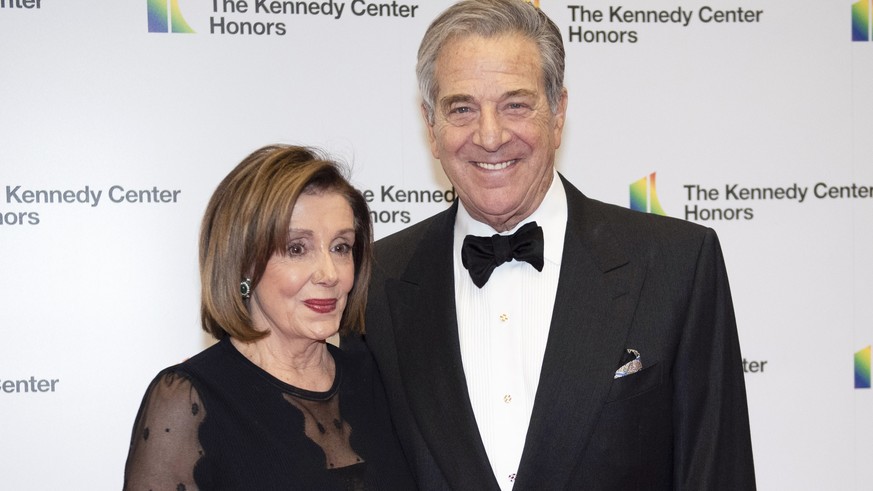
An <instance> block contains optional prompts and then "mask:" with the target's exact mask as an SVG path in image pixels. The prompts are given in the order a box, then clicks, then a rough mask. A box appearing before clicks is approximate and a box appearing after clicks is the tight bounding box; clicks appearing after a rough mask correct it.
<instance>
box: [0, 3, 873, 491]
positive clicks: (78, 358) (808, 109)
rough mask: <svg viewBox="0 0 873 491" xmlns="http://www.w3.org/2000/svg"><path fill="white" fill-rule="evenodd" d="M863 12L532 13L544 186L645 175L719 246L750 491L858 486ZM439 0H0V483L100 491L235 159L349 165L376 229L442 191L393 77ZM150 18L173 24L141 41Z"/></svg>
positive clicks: (871, 433) (866, 472)
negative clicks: (549, 91)
mask: <svg viewBox="0 0 873 491" xmlns="http://www.w3.org/2000/svg"><path fill="white" fill-rule="evenodd" d="M870 2H871V0H861V1H860V2H857V1H856V2H853V1H852V0H838V1H830V2H813V1H809V0H804V1H800V2H798V1H788V0H769V1H763V0H761V1H743V2H740V1H739V0H713V1H711V2H709V3H700V2H695V1H692V0H649V1H646V2H633V1H629V0H628V1H621V0H615V1H610V0H592V1H587V2H584V3H577V2H568V1H559V0H540V2H539V3H540V6H541V8H542V9H543V10H545V11H546V12H547V13H549V14H550V16H551V17H552V18H553V19H554V20H555V22H556V23H557V24H558V25H559V26H560V27H561V29H562V30H563V33H564V36H565V41H566V48H567V66H568V69H567V76H566V84H567V86H568V89H569V94H570V106H569V115H568V123H567V126H566V128H565V136H564V145H563V147H562V149H561V151H560V155H559V160H560V163H559V170H560V171H561V172H563V173H564V174H565V175H566V176H568V177H569V178H570V179H571V180H572V181H573V182H574V183H576V184H577V185H578V186H579V187H580V188H581V189H582V190H583V191H584V192H586V193H587V194H588V195H589V196H591V197H594V198H598V199H601V200H604V201H608V202H613V203H617V204H620V205H623V206H629V203H630V193H629V189H630V188H629V186H630V185H631V184H632V183H634V182H636V181H638V180H639V179H641V178H644V177H646V176H649V175H650V174H652V173H656V175H657V181H656V183H657V187H656V190H657V197H658V200H659V202H660V205H661V206H662V207H663V210H664V211H665V212H666V214H669V215H671V216H675V217H679V218H685V219H691V220H693V221H698V222H700V223H703V224H705V225H708V226H711V227H713V228H714V229H716V230H717V231H718V233H719V235H720V237H721V239H722V245H723V247H724V251H725V256H726V259H727V262H728V271H729V274H730V278H731V283H732V286H733V292H734V301H735V307H736V310H737V319H738V322H739V329H740V338H741V343H742V348H743V353H744V356H745V358H746V362H747V363H746V368H747V374H746V382H747V387H748V392H749V404H750V411H751V419H752V421H751V422H752V432H753V445H754V451H755V460H756V466H757V472H758V482H759V487H760V488H761V489H795V490H796V489H810V490H813V489H870V488H871V486H873V484H871V483H873V466H871V465H870V462H871V461H873V395H871V390H870V389H856V388H855V384H854V371H855V368H856V367H855V366H854V362H853V357H854V353H855V352H857V351H859V350H862V349H863V348H865V347H867V346H869V345H870V344H871V343H873V302H871V298H873V252H871V251H873V198H871V195H873V189H871V187H873V138H871V135H873V91H871V88H873V42H871V41H853V40H852V22H853V21H852V13H853V11H854V12H856V13H857V19H856V21H855V24H856V26H857V27H859V28H860V30H861V31H863V30H864V29H866V32H867V33H868V39H869V33H870V26H871V21H870V15H871V12H873V6H871V5H870ZM449 3H450V2H449V1H448V0H445V1H444V0H439V1H437V0H366V1H364V0H354V1H351V0H333V1H330V0H325V1H316V2H309V3H304V2H277V3H271V2H259V1H258V0H233V1H230V0H227V1H225V0H215V1H213V0H157V1H155V0H128V1H115V2H100V1H96V0H63V1H62V0H0V47H2V49H0V74H2V77H0V272H2V277H3V281H2V282H0V329H2V331H0V333H2V338H0V339H2V341H0V488H3V489H22V490H43V489H82V490H85V489H89V490H90V489H117V488H120V486H121V479H122V471H123V466H124V459H125V457H126V453H127V446H128V443H129V437H130V430H131V425H132V422H133V418H134V416H135V413H136V410H137V407H138V405H139V403H140V399H141V397H142V394H143V391H144V390H145V388H146V385H147V383H148V382H149V380H151V378H152V377H153V376H154V374H155V373H156V372H157V371H158V370H159V369H161V368H163V367H165V366H168V365H171V364H174V363H177V362H179V361H181V360H183V359H184V358H186V357H188V356H190V355H192V354H194V353H196V352H198V351H200V350H201V349H202V348H203V347H205V346H206V345H207V344H208V342H209V341H208V339H207V337H206V336H205V335H204V334H202V333H201V332H200V330H199V322H198V299H199V291H198V280H197V264H196V262H197V253H196V248H197V234H198V227H199V220H200V217H201V214H202V212H203V210H204V208H205V204H206V201H207V199H208V198H209V196H210V194H211V192H212V190H213V189H214V187H215V186H216V185H217V184H218V182H219V180H220V179H221V178H222V177H223V176H224V175H225V174H226V173H227V172H228V171H229V170H230V169H231V168H232V167H234V166H235V165H236V163H238V162H239V161H240V160H241V159H242V158H243V157H244V156H245V155H247V154H248V153H249V152H250V151H252V150H254V149H255V148H257V147H260V146H262V145H264V144H268V143H275V142H284V143H298V144H307V145H315V146H319V147H322V148H324V149H326V150H327V151H329V152H330V153H332V154H333V155H335V156H337V157H339V158H340V159H342V160H344V161H346V162H348V163H349V164H350V166H351V167H352V168H353V180H354V182H355V184H356V185H357V186H359V187H360V188H362V189H365V190H371V191H372V192H373V201H372V202H371V203H370V205H371V207H372V210H373V211H374V212H375V213H376V217H377V223H376V234H377V236H378V237H382V236H385V235H386V234H388V233H391V232H393V231H396V230H399V229H401V228H403V227H405V226H406V225H407V224H408V223H412V222H416V221H419V220H421V219H423V218H425V217H427V216H429V215H430V214H432V213H434V212H436V211H439V210H441V209H443V208H444V207H445V206H446V203H444V202H438V203H409V202H402V201H400V200H398V199H397V196H398V195H397V193H396V191H398V190H429V191H436V190H443V191H445V190H449V189H450V188H451V186H450V185H449V184H448V182H447V181H446V179H445V177H444V176H443V175H442V173H441V171H440V169H439V165H438V163H437V162H435V161H433V159H432V158H431V156H430V153H429V151H428V147H427V144H426V140H425V133H424V127H423V125H422V123H421V122H420V118H419V113H418V109H417V104H418V102H417V101H418V95H417V88H416V84H415V80H414V64H415V51H416V48H417V45H418V42H419V40H420V38H421V35H422V33H423V32H424V30H425V28H426V27H427V25H428V23H429V22H430V21H431V20H432V19H433V18H434V17H435V16H436V14H437V13H438V12H440V11H441V10H442V9H443V8H445V7H446V6H447V5H448V4H449ZM270 5H277V6H279V7H281V6H285V8H286V11H285V12H282V13H280V12H276V13H266V12H263V11H261V12H258V9H259V6H263V7H269V6H270ZM380 5H382V6H380ZM160 6H164V7H166V6H169V7H170V10H171V11H174V10H175V11H176V12H177V14H178V15H177V16H176V17H174V18H173V19H172V20H171V22H169V23H168V25H169V28H167V29H165V30H170V31H173V30H174V28H173V27H174V26H175V30H182V31H184V30H193V31H194V32H189V33H180V32H163V33H159V32H149V18H150V12H158V11H159V9H156V8H157V7H160ZM313 6H315V7H317V8H312V7H313ZM864 6H866V11H865V10H864V8H863V7H864ZM242 7H245V9H243V8H242ZM304 7H305V8H306V10H305V11H304V10H302V9H303V8H304ZM340 7H342V10H340ZM404 7H405V8H404ZM366 8H370V9H375V12H376V13H378V12H379V11H380V9H381V12H382V13H383V15H381V16H380V15H366ZM738 9H742V11H743V12H745V14H744V15H745V16H744V17H742V22H739V21H737V22H715V21H714V20H712V19H713V17H714V14H713V12H714V11H725V12H731V14H725V16H733V17H736V14H737V12H738ZM261 10H262V9H261ZM647 11H652V12H655V13H656V14H657V12H663V17H660V18H658V17H657V15H655V16H654V17H652V16H649V17H648V18H647V17H646V12H647ZM759 11H760V12H759ZM362 13H363V14H364V15H360V14H362ZM403 14H406V16H403ZM625 16H627V17H625ZM686 16H688V17H686ZM659 19H660V21H659ZM647 20H648V22H647ZM672 20H678V21H679V22H672ZM865 22H866V24H865ZM243 23H248V25H249V26H250V28H251V29H252V31H254V32H264V31H266V29H267V24H270V23H271V24H272V25H271V26H270V28H269V29H270V34H260V35H259V34H230V32H231V31H234V32H236V31H237V30H238V29H242V30H245V29H248V28H249V27H246V26H242V27H241V25H242V24H243ZM222 24H223V25H224V29H225V31H224V33H222V32H221V27H220V25H222ZM853 185H854V186H856V188H855V189H854V191H853V190H852V188H851V187H852V186H853ZM392 186H393V188H392ZM841 187H844V188H845V189H843V190H841V189H840V188H841ZM830 188H834V189H835V190H834V191H832V192H834V193H837V194H836V195H835V196H836V197H828V195H827V194H826V193H827V192H828V189H830ZM743 190H745V191H743ZM780 190H781V191H780ZM130 191H133V193H132V197H134V198H136V199H130V198H129V197H128V198H125V196H126V194H125V193H127V192H130ZM139 191H146V193H144V194H143V195H140V193H139ZM156 191H157V194H158V196H159V197H160V192H161V191H167V192H166V193H164V194H165V195H167V196H173V195H174V192H175V191H178V193H175V196H176V199H175V200H174V201H171V202H158V203H155V202H142V201H143V198H147V197H150V196H152V195H154V194H155V192H156ZM841 191H844V192H846V193H848V194H847V195H843V196H839V193H840V192H841ZM52 192H54V193H52ZM65 192H67V193H66V194H64V193H65ZM743 193H748V195H749V196H751V198H750V199H742V197H743ZM853 193H854V194H853ZM86 196H87V198H86ZM801 196H802V197H803V199H801ZM392 200H394V201H392ZM695 207H696V210H697V215H693V214H690V210H694V209H695ZM738 209H739V210H740V211H736V210H738ZM713 216H716V217H718V216H721V217H723V218H721V219H713V218H712V217H713ZM859 368H860V369H861V370H862V371H864V370H865V367H863V366H860V367H859ZM866 371H867V373H869V364H868V365H867V367H866ZM41 381H45V382H41Z"/></svg>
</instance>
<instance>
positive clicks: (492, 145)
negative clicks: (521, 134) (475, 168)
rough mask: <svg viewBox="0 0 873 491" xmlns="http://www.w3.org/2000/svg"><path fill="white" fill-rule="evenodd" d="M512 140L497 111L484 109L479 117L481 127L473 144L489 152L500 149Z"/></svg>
mask: <svg viewBox="0 0 873 491" xmlns="http://www.w3.org/2000/svg"><path fill="white" fill-rule="evenodd" d="M509 139H510V133H509V131H508V130H507V129H506V127H505V126H504V125H503V122H502V121H501V119H500V115H499V114H498V113H497V111H496V110H495V109H483V110H482V112H481V113H480V115H479V126H478V127H477V128H476V132H475V134H474V135H473V143H475V144H476V145H478V146H480V147H482V148H484V149H485V150H487V151H489V152H494V151H496V150H497V149H499V148H500V147H501V146H502V145H503V144H504V143H506V142H508V141H509Z"/></svg>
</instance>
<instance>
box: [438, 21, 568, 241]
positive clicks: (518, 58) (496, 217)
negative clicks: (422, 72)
mask: <svg viewBox="0 0 873 491" xmlns="http://www.w3.org/2000/svg"><path fill="white" fill-rule="evenodd" d="M435 76H436V81H437V86H438V87H439V93H438V94H437V97H436V100H435V101H434V105H435V107H434V114H435V116H434V123H433V125H432V126H429V127H428V136H429V138H430V144H431V151H432V152H433V155H434V157H435V158H437V159H439V160H440V162H441V163H442V166H443V170H444V171H445V173H446V175H447V176H448V178H449V180H450V181H451V182H452V184H453V185H454V186H455V189H456V191H457V192H458V196H459V197H460V199H461V202H463V203H464V206H465V207H466V208H467V210H468V211H469V212H470V214H471V215H472V216H473V218H475V219H476V220H479V221H481V222H484V223H487V224H489V225H491V226H492V227H493V228H494V229H496V230H499V231H503V230H509V229H512V228H513V227H514V226H515V225H517V224H518V223H519V222H521V221H522V220H523V219H525V218H526V217H528V216H530V214H531V213H533V212H534V211H535V210H536V209H537V207H539V205H540V203H541V202H542V200H543V197H544V196H545V194H546V191H548V188H549V185H550V184H551V182H552V176H553V166H554V160H555V150H556V149H557V148H558V147H559V146H560V144H561V131H562V129H563V127H564V116H565V113H566V107H567V95H566V93H564V94H562V97H561V101H560V104H559V105H558V108H557V111H556V113H552V111H551V109H550V108H549V104H548V101H547V100H546V95H545V88H544V87H543V82H542V68H541V66H540V57H539V53H538V52H537V47H536V44H535V43H534V42H533V41H531V40H529V39H526V38H524V37H522V36H520V35H516V34H510V35H504V36H499V37H494V38H483V37H480V36H475V35H473V36H468V37H463V38H460V39H455V40H453V41H450V42H449V43H447V44H446V45H445V46H444V47H443V49H442V50H441V51H440V54H439V56H438V57H437V61H436V74H435Z"/></svg>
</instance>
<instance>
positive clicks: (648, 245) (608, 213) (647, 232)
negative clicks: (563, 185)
mask: <svg viewBox="0 0 873 491" xmlns="http://www.w3.org/2000/svg"><path fill="white" fill-rule="evenodd" d="M567 199H568V207H569V216H568V220H569V223H568V228H575V229H576V232H577V233H578V234H579V236H580V237H582V238H583V240H584V241H586V242H588V243H601V244H602V243H606V244H609V246H610V247H616V248H619V249H621V250H624V251H626V252H632V251H636V252H635V253H640V251H642V250H651V249H652V248H659V247H667V248H673V249H677V248H678V249H684V248H686V247H687V248H691V249H693V250H696V249H697V248H699V247H700V246H701V244H702V243H703V242H704V241H705V240H706V238H707V237H708V236H710V237H714V236H715V232H714V231H713V230H712V229H710V228H708V227H705V226H702V225H699V224H696V223H692V222H688V221H685V220H680V219H678V218H673V217H669V216H662V215H655V214H651V213H644V212H640V211H636V210H631V209H629V208H625V207H622V206H618V205H614V204H610V203H605V202H602V201H599V200H596V199H593V198H588V197H586V196H585V195H583V194H582V193H581V192H579V191H578V190H576V189H575V188H572V185H571V187H570V188H568V192H567ZM589 241H590V242H589Z"/></svg>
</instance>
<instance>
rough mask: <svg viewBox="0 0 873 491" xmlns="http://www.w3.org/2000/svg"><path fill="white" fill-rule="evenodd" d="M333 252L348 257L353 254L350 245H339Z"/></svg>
mask: <svg viewBox="0 0 873 491" xmlns="http://www.w3.org/2000/svg"><path fill="white" fill-rule="evenodd" d="M333 250H334V251H336V252H338V253H339V254H342V255H346V254H349V253H350V252H352V246H351V245H349V244H337V245H336V246H335V247H334V248H333Z"/></svg>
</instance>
